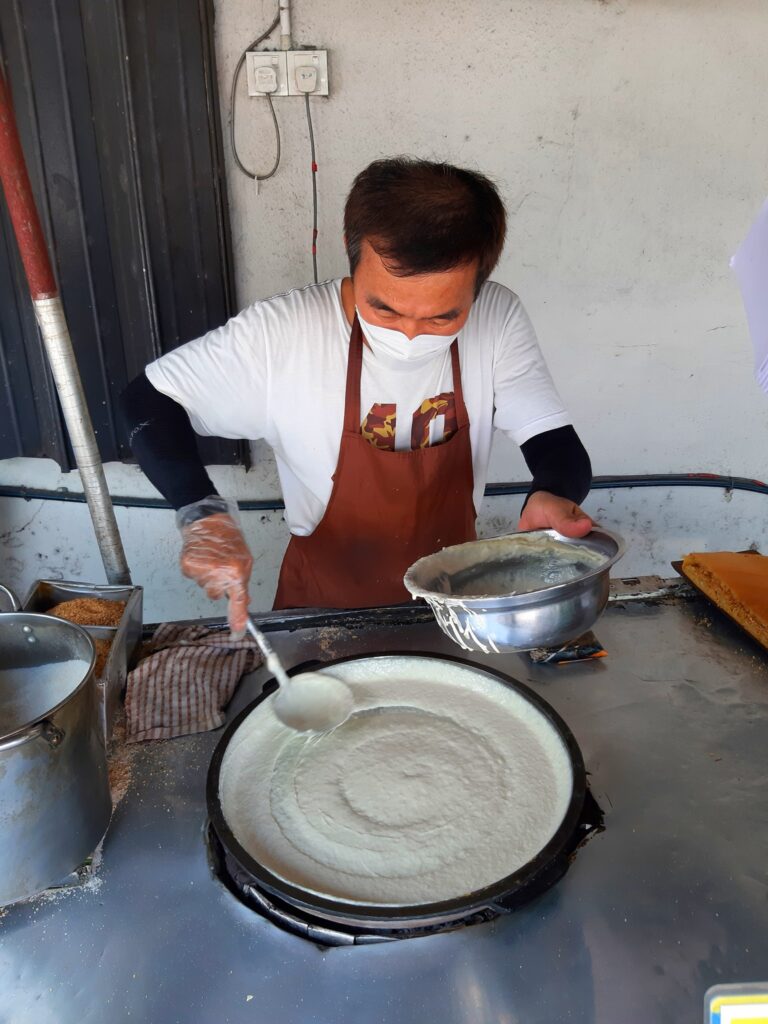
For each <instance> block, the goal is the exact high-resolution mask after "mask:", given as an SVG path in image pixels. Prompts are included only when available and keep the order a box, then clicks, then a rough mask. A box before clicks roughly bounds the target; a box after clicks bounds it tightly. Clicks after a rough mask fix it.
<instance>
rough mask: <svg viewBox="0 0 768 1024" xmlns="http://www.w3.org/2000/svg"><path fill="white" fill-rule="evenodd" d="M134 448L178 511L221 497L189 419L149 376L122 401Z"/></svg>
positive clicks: (135, 382) (143, 376) (135, 384)
mask: <svg viewBox="0 0 768 1024" xmlns="http://www.w3.org/2000/svg"><path fill="white" fill-rule="evenodd" d="M120 411H121V412H122V415H123V421H124V423H125V427H126V430H127V432H128V444H129V445H130V447H131V451H132V452H133V454H134V455H135V456H136V459H137V461H138V463H139V465H140V466H141V468H142V469H143V470H144V472H145V473H146V474H147V476H148V477H149V479H150V480H151V481H152V483H153V484H154V485H155V487H156V488H157V489H158V491H160V493H161V494H162V495H163V497H164V498H165V499H166V500H167V501H169V502H170V503H171V504H172V505H173V507H174V508H175V509H180V508H182V507H183V506H184V505H190V504H191V503H192V502H193V501H200V499H201V498H207V497H208V495H209V494H216V493H217V491H216V488H215V487H214V486H213V482H212V481H211V478H210V477H209V476H208V474H207V473H206V471H205V466H204V465H203V460H202V459H201V458H200V455H199V453H198V450H197V440H196V435H195V432H194V430H193V429H192V424H191V423H190V422H189V416H187V414H186V412H185V411H184V409H183V408H182V406H180V405H179V403H178V402H174V400H173V399H172V398H168V396H167V395H164V394H162V392H160V391H158V390H157V388H155V387H153V386H152V384H150V382H149V380H148V379H147V376H146V374H143V373H142V374H140V375H139V376H138V377H136V379H135V380H133V381H131V383H130V384H129V385H128V387H127V388H126V389H125V391H123V393H122V394H121V396H120Z"/></svg>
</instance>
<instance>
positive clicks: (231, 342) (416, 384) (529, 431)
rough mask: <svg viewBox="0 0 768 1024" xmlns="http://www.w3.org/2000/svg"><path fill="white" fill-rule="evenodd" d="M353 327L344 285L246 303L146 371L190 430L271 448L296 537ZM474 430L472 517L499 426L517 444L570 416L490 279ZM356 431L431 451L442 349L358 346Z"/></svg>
mask: <svg viewBox="0 0 768 1024" xmlns="http://www.w3.org/2000/svg"><path fill="white" fill-rule="evenodd" d="M349 338H350V325H349V323H348V322H347V319H346V316H345V314H344V310H343V307H342V304H341V281H340V280H336V281H327V282H325V283H324V284H319V285H309V286H308V287H306V288H299V289H296V290H294V291H290V292H287V293H286V294H284V295H276V296H274V297H273V298H271V299H266V300H264V301H262V302H255V303H254V304H253V305H252V306H249V307H248V308H247V309H244V310H243V311H242V312H241V313H239V314H238V315H237V316H235V317H233V318H232V319H231V320H229V321H228V323H226V324H225V325H224V326H223V327H218V328H216V330H213V331H210V332H209V333H208V334H206V335H204V336H203V337H202V338H198V339H196V340H195V341H190V342H188V343H187V344H186V345H182V346H181V347H180V348H177V349H175V350H174V351H173V352H169V353H168V354H167V355H164V356H162V357H161V358H160V359H158V360H156V361H155V362H154V363H150V365H149V366H148V367H147V369H146V374H147V377H148V378H149V381H150V383H151V384H152V385H153V386H154V387H155V388H157V390H158V391H161V392H162V393H163V394H165V395H168V396H169V397H170V398H173V399H174V400H175V401H177V402H179V404H180V405H182V406H183V407H184V409H185V410H186V411H187V413H188V414H189V418H190V420H191V423H192V426H193V427H194V429H195V430H196V431H197V433H198V434H202V435H212V436H216V437H227V438H238V439H247V440H257V439H261V438H263V439H264V440H266V441H267V442H268V443H269V444H270V445H271V446H272V448H273V449H274V453H275V459H276V462H277V469H278V473H279V475H280V483H281V486H282V490H283V499H284V501H285V518H286V520H287V522H288V525H289V527H290V529H291V532H292V533H295V534H298V535H299V536H307V535H308V534H310V533H312V531H313V530H314V529H315V527H316V526H317V524H318V523H319V522H320V520H321V519H322V516H323V513H324V512H325V508H326V505H327V504H328V500H329V498H330V496H331V489H332V486H333V482H332V477H333V473H334V471H335V469H336V463H337V460H338V455H339V443H340V440H341V432H342V427H343V422H344V393H345V385H346V373H347V355H348V352H349ZM459 358H460V362H461V381H462V386H463V391H464V401H465V403H466V406H467V411H468V413H469V420H470V438H471V443H472V463H473V468H474V477H475V479H474V485H475V486H474V502H475V508H476V509H479V508H480V502H481V501H482V497H483V492H484V490H485V483H486V477H487V471H488V460H489V458H490V454H491V441H492V439H493V430H494V427H496V428H498V429H499V430H503V431H504V432H505V433H506V434H508V435H509V436H510V437H511V438H512V439H513V440H514V441H515V442H516V443H517V444H523V442H525V441H527V440H528V439H529V438H531V437H534V436H535V435H536V434H540V433H542V432H543V431H545V430H553V429H554V428H556V427H562V426H566V425H568V424H569V423H570V422H571V420H570V417H569V416H568V414H567V413H566V411H565V409H564V408H563V403H562V401H561V399H560V396H559V395H558V393H557V391H556V389H555V386H554V384H553V383H552V378H551V377H550V374H549V371H548V369H547V366H546V364H545V362H544V358H543V356H542V354H541V350H540V348H539V345H538V342H537V340H536V335H535V333H534V330H533V326H532V324H531V321H530V320H529V319H528V315H527V313H526V312H525V309H524V308H523V305H522V303H521V302H520V300H519V299H518V297H517V296H516V295H515V294H514V293H513V292H511V291H510V290H509V289H508V288H505V287H504V286H503V285H500V284H496V283H495V282H492V281H488V282H486V283H485V284H484V285H483V287H482V288H481V290H480V294H479V295H478V297H477V299H476V300H475V302H474V304H473V306H472V309H471V311H470V314H469V318H468V320H467V322H466V324H465V325H464V327H463V328H462V330H461V333H460V334H459ZM360 407H361V416H362V418H363V424H362V430H363V433H364V434H365V436H367V437H368V438H369V439H370V440H371V443H374V444H376V446H377V447H381V448H392V447H393V446H394V447H396V448H397V449H399V450H402V449H403V448H406V449H407V448H409V447H412V446H420V445H424V444H433V443H439V442H440V441H441V440H443V439H445V438H447V437H450V435H451V432H452V430H453V428H454V423H453V420H454V417H455V409H454V405H453V374H452V370H451V356H450V350H449V349H447V350H446V351H444V352H441V353H439V354H438V355H437V356H430V357H428V359H427V360H426V361H420V362H419V363H414V362H412V361H407V362H406V361H400V360H394V359H389V358H386V359H385V358H384V357H383V356H382V355H381V354H380V355H379V356H378V357H377V356H375V355H374V353H373V352H372V351H371V350H370V349H369V348H368V347H367V346H366V347H365V348H364V350H363V372H362V379H361V406H360Z"/></svg>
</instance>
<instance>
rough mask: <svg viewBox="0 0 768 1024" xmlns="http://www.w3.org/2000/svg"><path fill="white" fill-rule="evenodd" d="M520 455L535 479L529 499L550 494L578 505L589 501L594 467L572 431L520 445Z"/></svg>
mask: <svg viewBox="0 0 768 1024" xmlns="http://www.w3.org/2000/svg"><path fill="white" fill-rule="evenodd" d="M520 451H521V452H522V453H523V458H524V459H525V462H526V465H527V466H528V469H529V470H530V471H531V475H532V477H533V483H532V484H531V489H530V491H529V492H528V498H530V496H531V495H532V494H535V493H536V491H549V492H550V493H551V494H557V495H558V497H560V498H568V500H569V501H574V502H576V504H577V505H578V504H579V503H580V502H582V501H583V500H584V498H586V496H587V494H588V493H589V487H590V484H591V483H592V465H591V463H590V461H589V455H587V450H586V448H585V447H584V445H583V444H582V443H581V441H580V439H579V435H578V434H577V433H576V431H575V430H574V429H573V427H558V428H557V429H556V430H545V431H544V433H543V434H536V436H535V437H531V438H529V440H527V441H525V442H524V443H523V444H521V445H520ZM528 498H526V499H525V500H526V502H527V501H528Z"/></svg>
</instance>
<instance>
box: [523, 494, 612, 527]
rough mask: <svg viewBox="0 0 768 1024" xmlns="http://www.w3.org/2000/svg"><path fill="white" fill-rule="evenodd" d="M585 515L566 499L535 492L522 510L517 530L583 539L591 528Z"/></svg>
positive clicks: (589, 521)
mask: <svg viewBox="0 0 768 1024" xmlns="http://www.w3.org/2000/svg"><path fill="white" fill-rule="evenodd" d="M593 525H594V524H593V522H592V520H591V519H590V518H589V516H588V515H587V513H586V512H585V511H584V510H583V509H581V508H579V506H578V505H576V504H574V502H572V501H569V500H568V498H558V496H557V495H556V494H550V493H549V491H536V493H535V494H532V495H531V496H530V498H529V499H528V504H527V505H526V506H525V508H524V509H523V514H522V515H521V516H520V522H519V523H518V524H517V528H518V530H557V532H558V533H562V534H563V536H564V537H584V536H586V535H587V534H588V533H589V531H590V530H591V529H592V526H593Z"/></svg>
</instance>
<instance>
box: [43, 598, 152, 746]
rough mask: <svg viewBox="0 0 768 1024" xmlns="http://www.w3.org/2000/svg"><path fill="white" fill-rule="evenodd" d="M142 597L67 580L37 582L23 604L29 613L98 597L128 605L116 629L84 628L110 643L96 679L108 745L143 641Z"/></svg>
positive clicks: (85, 626) (86, 626) (96, 638)
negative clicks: (137, 649) (127, 678)
mask: <svg viewBox="0 0 768 1024" xmlns="http://www.w3.org/2000/svg"><path fill="white" fill-rule="evenodd" d="M143 595H144V591H143V589H142V588H141V587H118V586H110V585H98V584H93V583H77V582H69V581H65V580H37V582H36V583H35V584H34V585H33V586H32V589H31V590H30V592H29V593H28V594H27V598H26V600H25V601H24V610H25V611H30V612H46V611H48V610H49V609H50V608H53V606H54V605H56V604H59V603H60V602H61V601H73V600H75V598H78V597H96V598H101V599H102V600H107V601H125V602H126V605H125V610H124V612H123V617H122V619H121V620H120V623H119V625H117V626H116V627H113V626H89V625H84V626H83V627H82V628H83V629H84V630H85V631H86V633H88V634H89V635H90V636H91V637H93V639H94V640H111V647H110V650H109V656H108V658H107V661H106V664H105V666H104V670H103V672H102V673H101V675H100V676H99V677H97V678H96V692H97V694H98V698H99V717H100V721H101V729H102V734H103V736H104V740H105V742H106V741H108V740H109V739H110V738H111V736H112V727H113V725H114V721H115V715H116V714H117V710H118V708H119V706H120V698H121V696H122V693H123V691H124V690H125V680H126V676H127V674H128V670H129V669H130V668H131V667H132V659H133V655H134V652H135V651H136V648H137V646H138V644H139V641H140V640H141V632H142V627H143Z"/></svg>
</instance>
